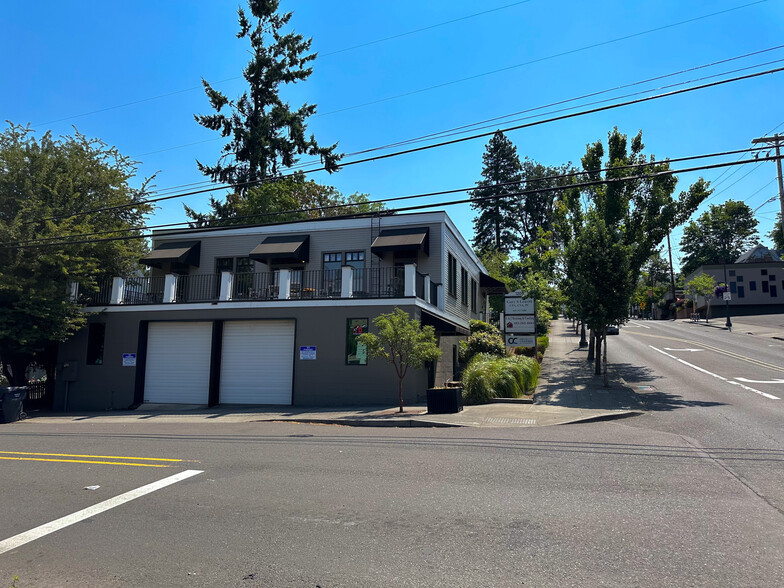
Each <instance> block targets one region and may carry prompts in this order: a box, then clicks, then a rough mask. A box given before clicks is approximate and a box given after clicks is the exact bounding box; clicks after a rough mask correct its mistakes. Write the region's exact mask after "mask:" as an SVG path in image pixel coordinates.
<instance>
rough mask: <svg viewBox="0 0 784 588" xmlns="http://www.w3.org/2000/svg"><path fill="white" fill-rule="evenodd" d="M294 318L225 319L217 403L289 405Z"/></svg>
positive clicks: (292, 369)
mask: <svg viewBox="0 0 784 588" xmlns="http://www.w3.org/2000/svg"><path fill="white" fill-rule="evenodd" d="M293 372H294V321H226V322H225V323H223V351H222V352H221V380H220V403H221V404H291V398H292V397H291V389H292V378H293Z"/></svg>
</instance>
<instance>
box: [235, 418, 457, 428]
mask: <svg viewBox="0 0 784 588" xmlns="http://www.w3.org/2000/svg"><path fill="white" fill-rule="evenodd" d="M248 422H251V423H292V424H306V425H342V426H344V427H397V428H408V427H430V428H436V427H466V426H469V425H460V424H454V423H442V422H438V421H426V420H419V419H411V418H402V419H384V420H378V421H374V420H370V419H308V418H305V419H257V420H253V421H248Z"/></svg>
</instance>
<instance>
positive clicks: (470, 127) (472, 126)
mask: <svg viewBox="0 0 784 588" xmlns="http://www.w3.org/2000/svg"><path fill="white" fill-rule="evenodd" d="M779 49H784V45H777V46H774V47H769V48H767V49H760V50H758V51H753V52H751V53H745V54H743V55H736V56H734V57H729V58H726V59H721V60H718V61H714V62H711V63H706V64H703V65H697V66H694V67H690V68H686V69H682V70H679V71H676V72H671V73H667V74H662V75H658V76H654V77H652V78H647V79H645V80H639V81H636V82H631V83H628V84H622V85H620V86H615V87H613V88H606V89H604V90H598V91H595V92H590V93H588V94H583V95H581V96H575V97H573V98H567V99H563V100H558V101H555V102H550V103H549V104H543V105H540V106H535V107H531V108H527V109H525V110H520V111H517V112H512V113H508V114H504V115H500V116H496V117H493V118H489V119H485V120H481V121H476V122H473V123H469V124H465V125H460V126H457V127H452V128H448V129H443V130H441V131H436V132H433V133H428V134H425V135H420V136H418V137H413V138H410V139H404V140H401V141H395V142H392V143H387V144H385V145H380V146H377V147H370V148H366V149H361V150H359V151H354V152H352V153H348V154H346V156H348V157H351V156H354V155H361V154H364V153H371V152H373V151H381V150H384V149H391V148H393V147H399V146H403V145H407V144H413V143H417V142H422V141H425V140H427V139H435V138H443V137H446V136H453V135H456V134H461V133H459V131H462V132H470V131H475V130H478V128H477V127H479V126H480V125H485V124H486V123H493V122H500V121H502V120H504V119H510V118H511V117H513V116H518V115H520V114H527V113H532V112H536V111H541V110H544V109H546V108H550V107H553V106H560V105H563V104H568V103H570V102H577V101H579V100H583V99H586V98H592V97H594V96H600V95H602V94H608V93H610V92H616V91H618V90H623V89H625V88H631V87H634V86H640V85H642V84H647V83H650V82H655V81H658V80H663V79H666V78H670V77H675V76H678V75H681V74H684V73H690V72H694V71H698V70H701V69H706V68H710V67H714V66H716V65H721V64H723V63H729V62H731V61H737V60H739V59H745V58H748V57H753V56H755V55H761V54H763V53H769V52H771V51H776V50H779ZM780 61H781V60H774V61H769V62H766V63H759V64H756V65H753V66H747V67H745V68H740V69H735V70H729V71H724V72H721V73H718V74H713V75H712V76H706V77H703V78H696V79H691V80H686V81H683V82H679V83H678V84H672V85H670V86H661V87H659V88H649V89H647V90H642V91H640V92H638V93H633V94H627V95H625V96H615V97H614V98H608V99H607V100H605V101H609V100H617V99H618V98H623V97H630V96H636V95H639V94H646V93H649V92H654V91H657V90H662V89H665V88H669V87H675V86H677V85H684V84H690V83H694V82H695V81H701V80H705V79H710V78H712V77H718V76H721V75H728V74H732V73H737V72H740V71H745V70H748V69H752V68H755V67H763V66H765V65H770V64H773V63H778V62H780ZM600 103H602V101H597V102H591V103H588V104H582V105H580V106H588V105H591V104H600ZM577 107H578V106H574V108H577ZM564 110H568V109H563V110H557V111H549V112H547V113H543V114H554V113H555V112H563V111H564ZM526 118H534V117H533V116H531V117H526ZM516 120H525V119H516ZM507 122H515V121H507ZM493 126H494V125H493ZM482 128H486V127H482ZM223 139H224V137H216V138H212V139H205V140H202V141H195V142H191V143H184V144H182V145H174V146H172V147H166V148H164V149H157V150H155V151H147V152H145V153H139V154H136V155H132V156H131V157H144V156H145V155H154V154H157V153H164V152H166V151H173V150H176V149H182V148H184V147H192V146H193V145H201V144H203V143H212V142H215V141H221V140H223ZM315 163H318V161H315V160H311V161H309V162H301V163H298V164H295V165H294V166H291V167H290V168H289V169H295V168H302V167H306V166H308V165H312V164H315Z"/></svg>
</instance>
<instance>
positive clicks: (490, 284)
mask: <svg viewBox="0 0 784 588" xmlns="http://www.w3.org/2000/svg"><path fill="white" fill-rule="evenodd" d="M479 288H480V289H481V290H484V291H485V292H486V293H487V294H508V293H509V288H508V287H507V286H506V284H504V283H503V282H502V281H501V280H496V279H495V278H494V277H492V276H488V275H487V274H486V273H484V272H482V273H480V274H479Z"/></svg>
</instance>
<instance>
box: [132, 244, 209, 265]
mask: <svg viewBox="0 0 784 588" xmlns="http://www.w3.org/2000/svg"><path fill="white" fill-rule="evenodd" d="M200 256H201V241H170V242H168V243H160V244H159V245H157V246H156V247H155V249H153V250H152V251H150V252H149V253H148V254H147V255H145V256H144V257H142V258H141V259H140V260H139V263H143V264H144V265H149V266H152V267H157V268H161V267H163V264H164V263H184V264H185V265H190V266H192V267H199V258H200Z"/></svg>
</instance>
